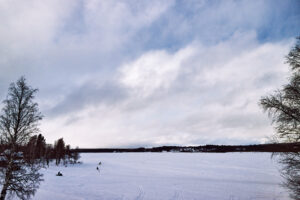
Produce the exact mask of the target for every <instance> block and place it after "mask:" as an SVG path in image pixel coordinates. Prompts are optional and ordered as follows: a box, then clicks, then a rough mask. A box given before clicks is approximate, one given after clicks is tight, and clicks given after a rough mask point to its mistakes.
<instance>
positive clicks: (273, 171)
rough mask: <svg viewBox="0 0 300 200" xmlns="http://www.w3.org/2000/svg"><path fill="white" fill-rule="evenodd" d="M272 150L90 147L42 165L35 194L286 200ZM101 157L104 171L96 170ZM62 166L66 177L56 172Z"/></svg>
mask: <svg viewBox="0 0 300 200" xmlns="http://www.w3.org/2000/svg"><path fill="white" fill-rule="evenodd" d="M270 156H271V154H269V153H226V154H216V153H107V154H100V153H90V154H81V159H80V160H81V161H82V162H83V164H79V165H74V166H68V167H63V166H60V167H56V166H51V167H50V168H48V169H45V170H43V173H44V177H43V178H44V180H45V181H44V182H42V183H41V186H40V188H39V190H38V191H37V193H36V195H35V197H34V199H36V200H53V199H55V200H77V199H78V200H79V199H81V200H83V199H84V200H89V199H103V200H159V199H163V200H189V199H193V200H194V199H195V200H196V199H197V200H198V199H199V200H264V199H265V200H287V199H289V198H288V194H287V192H286V191H284V189H283V188H281V186H280V185H279V184H280V182H281V181H282V179H281V177H280V174H279V171H278V168H279V166H278V165H277V164H276V162H275V161H274V160H271V159H270ZM100 161H101V162H102V166H101V167H100V173H99V172H98V171H97V170H96V167H97V165H98V163H99V162H100ZM58 171H61V172H62V173H63V176H62V177H58V176H55V174H56V173H57V172H58Z"/></svg>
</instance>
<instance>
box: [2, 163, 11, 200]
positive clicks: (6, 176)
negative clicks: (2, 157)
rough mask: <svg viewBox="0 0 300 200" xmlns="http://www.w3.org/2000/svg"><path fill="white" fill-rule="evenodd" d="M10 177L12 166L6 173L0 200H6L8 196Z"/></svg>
mask: <svg viewBox="0 0 300 200" xmlns="http://www.w3.org/2000/svg"><path fill="white" fill-rule="evenodd" d="M10 177H11V164H9V166H8V168H7V171H6V173H5V183H4V184H3V187H2V191H1V196H0V200H5V197H6V194H7V189H8V186H9V182H10Z"/></svg>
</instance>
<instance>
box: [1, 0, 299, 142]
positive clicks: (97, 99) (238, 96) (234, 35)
mask: <svg viewBox="0 0 300 200" xmlns="http://www.w3.org/2000/svg"><path fill="white" fill-rule="evenodd" d="M299 19H300V2H299V1H297V0H285V1H279V0H278V1H274V0H270V1H261V0H257V1H201V0H199V1H192V0H187V1H184V0H182V1H166V0H162V1H155V0H152V1H140V0H136V1H134V0H130V1H113V0H111V1H93V0H91V1H73V0H63V1H61V0H60V1H58V0H48V1H38V0H28V1H26V2H25V1H13V0H4V1H0V22H1V23H0V97H1V99H4V98H5V96H6V92H7V88H8V86H9V83H11V82H13V81H16V80H17V79H18V78H19V77H20V76H21V75H25V77H26V78H27V80H28V82H29V84H30V85H32V86H33V87H38V88H39V90H40V91H39V93H38V95H37V101H38V102H39V105H40V109H41V111H42V113H43V114H44V116H45V118H44V120H43V121H42V123H41V131H42V133H43V134H44V135H45V136H46V138H47V140H48V142H53V140H54V139H57V138H59V137H64V139H65V141H66V142H67V143H70V144H71V145H72V146H80V147H138V146H158V145H199V144H207V143H210V144H250V143H261V142H264V141H266V138H267V137H269V136H271V135H272V134H273V132H274V130H273V128H272V126H271V124H270V120H269V119H268V117H267V115H266V114H264V113H263V112H262V110H261V109H260V108H259V106H258V101H259V99H260V97H261V96H263V95H266V94H268V93H271V92H272V91H274V90H275V89H277V88H279V87H280V86H281V85H282V84H284V83H285V82H286V81H287V77H288V66H287V65H286V64H284V62H285V59H284V56H285V55H287V53H288V52H289V50H290V48H291V46H292V45H293V44H294V41H295V37H296V36H297V35H299V33H300V29H299V27H300V20H299Z"/></svg>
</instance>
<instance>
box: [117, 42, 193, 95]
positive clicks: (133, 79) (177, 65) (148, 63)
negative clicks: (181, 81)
mask: <svg viewBox="0 0 300 200" xmlns="http://www.w3.org/2000/svg"><path fill="white" fill-rule="evenodd" d="M193 54H194V49H193V47H186V48H184V49H182V50H180V51H178V52H176V53H174V54H170V53H168V52H166V51H164V50H161V51H153V52H148V53H145V54H144V55H142V56H141V57H139V58H138V59H137V60H135V61H133V62H130V63H127V64H126V65H124V66H122V67H121V68H120V73H121V75H120V81H121V83H123V84H124V85H125V86H127V87H129V88H130V90H132V91H133V93H134V94H133V95H137V96H141V97H147V96H149V95H151V94H152V93H153V92H155V90H157V89H162V90H167V89H169V87H170V86H171V85H172V83H173V81H175V80H176V78H177V76H178V73H179V71H180V69H181V67H182V66H183V64H184V62H185V61H186V60H187V59H189V58H190V57H191V56H193Z"/></svg>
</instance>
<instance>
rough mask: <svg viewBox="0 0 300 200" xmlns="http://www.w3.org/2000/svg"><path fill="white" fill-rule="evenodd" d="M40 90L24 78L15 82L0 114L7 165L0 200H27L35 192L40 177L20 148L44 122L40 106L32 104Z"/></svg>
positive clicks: (3, 174) (0, 131)
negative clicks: (14, 198)
mask: <svg viewBox="0 0 300 200" xmlns="http://www.w3.org/2000/svg"><path fill="white" fill-rule="evenodd" d="M37 91H38V90H37V89H33V88H31V87H30V86H28V85H27V83H26V80H25V78H24V77H21V78H20V79H19V80H18V81H17V82H16V83H12V84H11V85H10V87H9V89H8V95H7V98H6V100H4V101H3V104H4V107H3V109H2V113H1V115H0V137H1V141H2V143H3V144H4V145H6V146H7V149H6V150H5V152H4V153H3V154H2V155H1V158H2V159H5V162H6V166H5V167H2V168H1V171H0V172H1V175H2V176H3V179H2V191H1V197H0V200H4V199H5V198H6V195H7V193H9V194H16V195H17V196H18V197H19V198H21V199H28V198H29V197H30V196H31V195H33V194H34V193H35V190H36V188H37V186H38V185H36V183H37V182H35V181H37V180H40V177H41V174H39V173H38V167H37V166H35V165H33V164H28V163H26V162H25V161H24V158H23V157H24V156H23V154H22V153H21V152H20V148H21V147H22V146H24V145H26V144H27V143H28V140H29V138H30V136H31V135H32V134H35V133H37V132H39V129H38V123H39V121H40V120H41V119H42V115H41V113H40V112H39V109H38V104H37V103H35V102H34V101H33V99H34V97H35V96H34V95H35V93H36V92H37Z"/></svg>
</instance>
